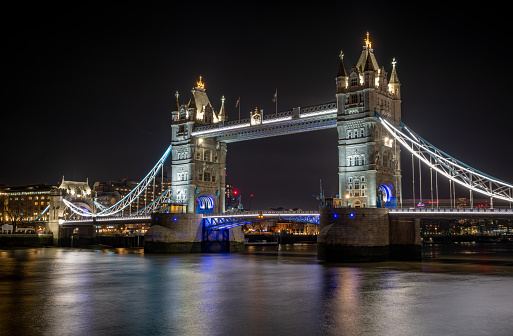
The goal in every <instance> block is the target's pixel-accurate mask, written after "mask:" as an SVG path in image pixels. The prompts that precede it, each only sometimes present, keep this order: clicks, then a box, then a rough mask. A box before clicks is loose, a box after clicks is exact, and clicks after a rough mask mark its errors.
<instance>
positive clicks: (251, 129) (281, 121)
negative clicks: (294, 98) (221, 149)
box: [192, 102, 337, 143]
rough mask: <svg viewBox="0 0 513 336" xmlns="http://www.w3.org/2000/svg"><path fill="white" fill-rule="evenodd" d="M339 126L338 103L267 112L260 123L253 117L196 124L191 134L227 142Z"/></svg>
mask: <svg viewBox="0 0 513 336" xmlns="http://www.w3.org/2000/svg"><path fill="white" fill-rule="evenodd" d="M336 126H337V103H336V102H330V103H326V104H321V105H316V106H311V107H305V108H299V107H297V108H295V109H292V110H290V111H284V112H279V113H275V114H269V115H265V116H264V117H263V120H262V121H261V123H260V124H253V125H252V124H251V119H250V118H246V119H240V120H233V121H228V122H220V123H218V124H212V125H206V126H198V127H195V128H194V130H193V132H192V135H193V136H196V137H201V138H211V137H215V138H216V140H217V141H222V142H226V143H230V142H238V141H245V140H252V139H257V138H267V137H272V136H278V135H284V134H292V133H301V132H309V131H317V130H322V129H328V128H334V127H336Z"/></svg>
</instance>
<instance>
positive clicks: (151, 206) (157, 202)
mask: <svg viewBox="0 0 513 336" xmlns="http://www.w3.org/2000/svg"><path fill="white" fill-rule="evenodd" d="M170 196H171V187H169V188H167V189H166V191H165V192H164V193H162V194H160V196H159V197H157V198H156V199H155V200H154V201H153V202H151V203H150V204H148V205H147V206H146V207H144V208H142V209H141V210H139V211H137V212H134V213H130V216H139V215H142V214H148V213H150V212H154V211H155V210H157V209H158V208H159V207H160V206H161V204H162V202H163V201H165V200H167V199H169V197H170Z"/></svg>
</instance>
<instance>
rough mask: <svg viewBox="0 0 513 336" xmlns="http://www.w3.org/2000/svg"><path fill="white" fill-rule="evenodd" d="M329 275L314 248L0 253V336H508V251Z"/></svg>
mask: <svg viewBox="0 0 513 336" xmlns="http://www.w3.org/2000/svg"><path fill="white" fill-rule="evenodd" d="M424 252H425V255H426V260H425V261H424V262H382V263H373V264H327V263H321V262H318V261H317V260H316V257H315V245H313V246H312V245H282V246H279V247H277V246H259V247H247V248H246V251H245V252H243V253H232V254H229V253H226V254H224V253H223V254H194V255H154V254H144V253H143V251H142V250H127V249H112V250H107V249H104V250H101V249H97V250H95V249H81V250H79V249H69V248H37V249H36V248H34V249H13V250H0V335H430V336H433V335H513V248H512V247H511V246H507V245H490V246H476V245H470V244H469V245H459V246H456V247H455V245H446V246H444V245H433V246H427V247H425V248H424Z"/></svg>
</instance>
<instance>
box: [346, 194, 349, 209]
mask: <svg viewBox="0 0 513 336" xmlns="http://www.w3.org/2000/svg"><path fill="white" fill-rule="evenodd" d="M346 208H349V194H346Z"/></svg>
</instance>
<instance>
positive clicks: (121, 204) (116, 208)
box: [63, 145, 171, 217]
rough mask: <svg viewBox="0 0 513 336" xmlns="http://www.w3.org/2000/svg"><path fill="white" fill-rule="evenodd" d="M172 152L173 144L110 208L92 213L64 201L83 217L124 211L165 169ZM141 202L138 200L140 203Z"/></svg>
mask: <svg viewBox="0 0 513 336" xmlns="http://www.w3.org/2000/svg"><path fill="white" fill-rule="evenodd" d="M170 152H171V145H169V147H168V148H167V150H166V151H165V152H164V154H163V155H162V157H161V158H160V160H159V161H158V162H157V163H156V164H155V166H154V167H153V169H152V170H150V172H149V173H148V174H147V175H146V177H145V178H144V179H143V180H142V181H141V182H140V183H139V184H138V185H137V187H136V188H134V189H132V191H130V192H129V193H128V194H127V195H126V196H125V197H123V198H122V199H121V200H119V201H118V202H117V203H116V204H114V205H113V206H111V207H110V208H106V209H103V210H101V211H100V212H97V213H91V212H89V211H85V210H83V209H82V208H79V207H78V206H76V205H74V204H73V203H71V202H70V201H67V200H65V199H63V202H64V203H65V204H66V205H67V206H68V207H69V208H70V210H71V211H72V212H73V213H75V214H77V215H79V216H83V217H105V216H112V215H115V214H117V213H118V212H120V211H122V210H123V209H125V208H126V207H128V206H129V205H130V204H132V202H134V201H136V200H137V199H138V198H139V196H140V195H141V194H142V193H143V191H146V190H147V188H148V186H149V185H150V183H151V182H152V181H153V180H154V179H155V176H156V175H157V174H158V172H159V170H160V169H163V167H164V162H165V161H166V159H167V157H168V156H169V153H170ZM138 203H139V202H137V204H138Z"/></svg>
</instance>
